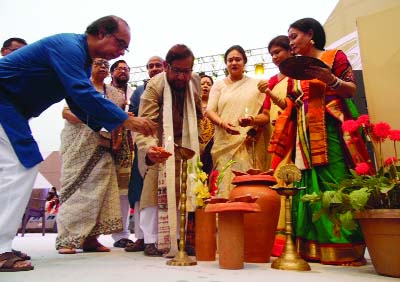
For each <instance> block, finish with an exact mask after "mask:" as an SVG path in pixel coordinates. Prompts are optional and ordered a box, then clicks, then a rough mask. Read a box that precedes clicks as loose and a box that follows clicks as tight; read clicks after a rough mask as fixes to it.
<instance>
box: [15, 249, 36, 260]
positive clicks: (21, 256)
mask: <svg viewBox="0 0 400 282" xmlns="http://www.w3.org/2000/svg"><path fill="white" fill-rule="evenodd" d="M11 251H12V252H13V254H14V255H16V256H17V257H20V258H22V259H23V260H30V259H31V257H30V256H29V255H28V254H25V253H23V252H21V251H17V250H14V249H12V250H11Z"/></svg>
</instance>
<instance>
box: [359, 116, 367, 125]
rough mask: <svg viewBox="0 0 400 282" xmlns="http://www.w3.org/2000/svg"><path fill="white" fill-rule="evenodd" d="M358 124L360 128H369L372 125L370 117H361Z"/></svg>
mask: <svg viewBox="0 0 400 282" xmlns="http://www.w3.org/2000/svg"><path fill="white" fill-rule="evenodd" d="M357 123H358V124H359V125H360V126H369V125H370V120H369V115H361V116H359V117H358V119H357Z"/></svg>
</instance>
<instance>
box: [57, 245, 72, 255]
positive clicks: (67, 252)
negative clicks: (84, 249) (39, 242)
mask: <svg viewBox="0 0 400 282" xmlns="http://www.w3.org/2000/svg"><path fill="white" fill-rule="evenodd" d="M58 253H59V254H60V255H73V254H76V249H75V248H74V247H64V246H63V247H60V248H59V249H58Z"/></svg>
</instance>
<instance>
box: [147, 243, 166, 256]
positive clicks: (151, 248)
mask: <svg viewBox="0 0 400 282" xmlns="http://www.w3.org/2000/svg"><path fill="white" fill-rule="evenodd" d="M144 255H145V256H148V257H162V256H163V253H162V252H161V251H160V250H158V249H157V248H156V245H155V244H145V245H144Z"/></svg>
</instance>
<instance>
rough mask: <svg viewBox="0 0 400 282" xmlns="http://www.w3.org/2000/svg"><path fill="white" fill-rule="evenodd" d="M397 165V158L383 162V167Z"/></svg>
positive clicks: (390, 158)
mask: <svg viewBox="0 0 400 282" xmlns="http://www.w3.org/2000/svg"><path fill="white" fill-rule="evenodd" d="M396 163H397V158H396V157H389V158H387V159H386V160H385V166H391V165H392V164H396Z"/></svg>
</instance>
